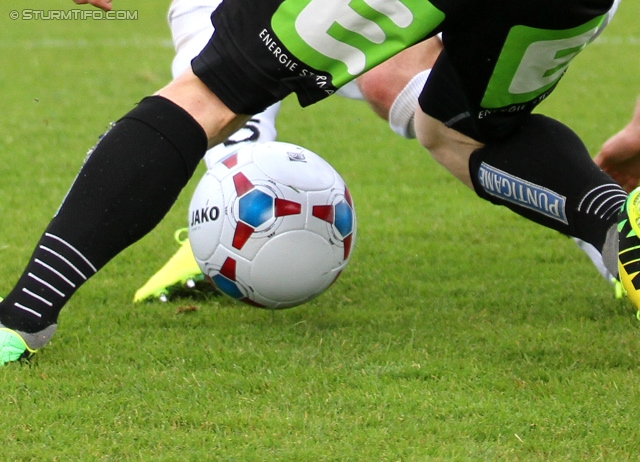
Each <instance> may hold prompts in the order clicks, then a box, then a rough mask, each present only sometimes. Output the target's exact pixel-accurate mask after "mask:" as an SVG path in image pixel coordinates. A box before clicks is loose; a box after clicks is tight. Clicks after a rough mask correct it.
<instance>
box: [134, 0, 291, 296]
mask: <svg viewBox="0 0 640 462" xmlns="http://www.w3.org/2000/svg"><path fill="white" fill-rule="evenodd" d="M219 4H220V0H174V1H173V2H172V4H171V7H170V8H169V13H168V15H167V20H168V23H169V28H170V29H171V35H172V38H173V44H174V48H175V51H176V54H175V56H174V59H173V63H172V66H171V71H172V74H173V77H174V78H177V77H178V76H179V75H180V74H182V73H183V72H185V71H186V70H187V69H189V68H190V67H191V61H192V60H193V58H194V57H196V56H197V55H198V53H200V51H201V50H202V49H203V48H204V47H205V45H206V44H207V42H208V41H209V39H210V38H211V34H213V30H214V29H213V24H212V23H211V14H212V13H213V11H214V10H215V9H216V8H217V7H218V5H219ZM279 108H280V103H279V102H278V103H276V104H274V105H272V106H270V107H269V108H267V109H266V110H265V111H263V112H260V113H258V114H256V115H254V116H252V117H251V119H250V120H249V121H247V123H246V124H245V125H244V126H243V127H242V128H240V130H238V131H236V132H235V133H233V134H232V135H231V136H230V137H229V138H227V139H226V140H225V141H224V142H223V143H220V144H218V145H216V146H214V147H212V148H211V149H209V150H207V153H206V154H205V157H204V160H205V163H206V164H207V167H210V166H211V165H213V164H214V163H216V162H217V161H218V160H220V159H222V158H223V157H225V156H227V155H228V154H229V152H230V150H232V149H235V148H236V145H238V144H239V143H245V142H265V141H273V140H275V138H276V126H275V121H276V116H277V114H278V111H279ZM175 237H176V240H177V241H178V244H179V245H180V247H179V248H178V250H177V251H176V252H175V253H174V254H173V255H172V256H171V258H169V260H168V261H167V262H166V263H165V264H164V265H163V266H162V267H161V268H160V269H159V270H158V271H156V272H155V273H154V274H153V275H152V276H151V277H150V278H149V280H147V281H146V282H145V284H143V286H142V287H140V288H139V289H138V290H137V291H136V293H135V295H134V298H133V299H134V301H135V302H140V301H143V300H148V299H159V300H162V301H166V300H168V299H169V297H171V296H172V295H174V294H184V295H189V294H191V293H194V294H200V293H201V292H203V291H205V292H210V290H208V289H209V284H207V283H206V282H205V281H204V275H203V274H202V272H201V271H200V268H199V267H198V264H197V263H196V261H195V259H194V258H193V254H192V251H191V246H190V243H189V239H188V238H187V237H186V236H184V233H182V232H181V230H178V231H177V232H176V234H175Z"/></svg>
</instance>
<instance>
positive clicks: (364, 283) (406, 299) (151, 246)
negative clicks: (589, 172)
mask: <svg viewBox="0 0 640 462" xmlns="http://www.w3.org/2000/svg"><path fill="white" fill-rule="evenodd" d="M114 5H115V7H116V8H117V9H122V10H130V11H137V12H138V13H137V14H138V19H137V20H130V21H97V20H85V21H79V20H77V21H46V20H25V19H17V20H12V19H10V12H11V11H12V10H16V11H19V12H21V11H23V10H24V9H25V8H27V7H28V8H30V9H33V10H52V9H60V8H77V7H75V6H74V5H73V3H71V1H70V0H48V1H44V0H31V1H30V2H28V3H27V2H24V1H18V0H4V1H3V2H2V3H1V4H0V53H2V56H3V58H4V59H2V64H1V65H0V88H2V106H1V107H2V111H1V112H0V152H1V153H2V154H1V156H2V157H1V159H2V162H0V178H1V179H2V181H0V198H1V200H0V212H1V214H0V216H2V226H1V227H0V262H1V263H2V264H1V265H0V294H6V293H7V292H8V291H9V290H10V289H11V287H12V286H13V284H14V283H15V281H16V280H17V278H18V276H19V274H20V272H21V271H22V268H23V267H24V265H25V264H26V262H27V259H28V257H29V255H30V253H31V249H32V247H33V246H34V244H35V243H36V241H37V240H38V238H39V236H40V233H41V232H42V231H43V229H44V227H45V226H46V224H47V223H48V221H49V219H50V217H51V216H52V214H53V213H54V212H55V210H56V208H57V206H58V204H59V202H60V201H61V199H62V197H63V196H64V194H65V192H66V190H67V188H68V186H69V184H70V183H71V181H72V180H73V178H74V176H75V174H76V172H77V170H78V168H79V167H80V165H81V163H82V161H83V159H84V156H85V153H86V151H87V149H88V148H89V147H91V146H92V145H93V144H94V142H95V140H96V139H97V136H98V135H99V134H100V133H101V132H102V131H104V129H105V128H106V127H107V126H108V124H109V122H111V121H113V120H115V119H117V118H118V117H119V116H121V115H122V114H124V113H125V112H126V111H128V110H129V109H130V108H131V107H132V105H133V104H134V103H135V102H137V101H138V100H139V99H141V98H142V97H143V96H145V95H146V94H148V93H151V92H153V91H155V90H156V89H157V88H159V87H160V86H162V85H164V84H165V83H166V82H167V81H168V80H169V79H170V62H171V59H172V55H173V50H172V47H171V42H170V34H169V30H168V27H167V25H166V20H165V15H166V10H167V7H168V1H164V2H150V1H148V2H143V1H136V0H130V1H128V2H124V1H122V0H114ZM638 17H640V3H639V2H634V1H627V2H623V5H622V6H621V7H620V11H619V13H618V15H617V17H616V18H615V20H614V22H613V24H612V25H611V26H610V27H609V29H608V30H607V31H606V32H605V34H604V35H603V37H602V38H601V40H600V41H599V42H598V43H596V44H594V45H593V46H591V47H589V48H588V49H587V50H586V51H585V52H584V53H583V54H582V55H581V56H580V57H578V58H577V60H576V61H575V64H574V65H573V66H572V68H571V69H570V70H569V73H568V75H567V76H566V78H565V79H564V81H563V82H562V83H561V84H560V87H559V89H558V91H557V92H556V93H555V94H554V95H553V96H552V97H551V98H550V99H549V100H547V101H545V102H544V103H543V105H542V106H541V108H540V111H541V112H545V113H547V114H549V115H554V116H556V117H558V118H560V119H561V120H562V121H564V122H565V123H567V124H568V125H569V126H571V127H572V128H573V129H574V130H576V131H577V132H578V133H579V134H580V135H581V136H582V137H583V138H584V140H585V142H586V143H587V145H588V147H589V149H590V150H591V151H592V152H593V153H595V152H597V150H598V148H599V146H600V145H601V144H602V142H604V141H605V140H606V139H607V138H608V136H610V135H611V134H612V133H614V132H615V131H617V130H618V129H620V128H621V127H622V126H623V125H624V124H625V123H626V121H627V120H628V119H629V117H630V115H631V111H632V109H633V105H634V102H635V98H636V96H637V95H638V94H640V79H639V77H638V76H639V75H640V59H639V58H640V30H639V29H638V26H637V18H638ZM279 139H281V140H283V141H291V142H295V143H298V144H301V145H304V146H306V147H308V148H310V149H312V150H314V151H316V152H318V153H319V154H321V155H322V156H323V157H325V158H326V159H327V160H329V161H330V162H331V163H332V164H333V165H334V166H335V167H336V169H337V170H338V171H339V172H340V173H341V174H342V175H343V177H344V178H345V180H346V181H347V183H348V185H349V187H350V189H351V191H352V194H353V196H354V200H355V202H356V209H357V213H358V221H359V227H358V239H357V243H356V248H355V253H354V255H353V258H352V261H351V263H350V264H349V266H348V267H347V269H346V271H345V272H344V274H343V275H342V276H341V278H340V279H339V281H338V282H337V283H336V284H334V285H333V286H332V287H331V289H330V290H329V291H328V292H326V293H325V294H323V295H322V296H321V297H319V298H317V299H316V300H314V301H313V302H311V303H308V304H307V305H305V306H302V307H299V308H295V309H291V310H285V311H280V312H270V311H264V310H259V309H255V308H249V307H246V306H241V305H239V304H236V303H233V302H231V301H229V300H228V299H223V298H219V299H212V300H210V301H204V302H203V301H195V302H194V301H189V300H182V301H178V302H172V303H168V304H162V303H148V304H144V305H134V304H133V303H132V297H133V293H134V292H135V290H136V289H137V288H138V287H140V286H141V285H142V284H143V283H144V282H145V281H146V279H147V278H148V277H149V276H150V275H151V274H152V273H153V272H154V271H155V270H156V269H158V268H159V267H160V266H161V265H162V264H163V263H164V262H165V260H166V259H167V258H168V257H169V256H170V255H171V254H172V253H173V252H174V250H175V245H174V243H173V239H172V234H173V231H174V230H175V229H176V228H179V227H182V226H184V225H185V222H186V215H187V212H186V210H187V206H188V202H189V198H190V194H191V191H193V188H194V187H195V184H196V182H197V179H198V177H199V175H200V173H199V174H197V175H196V178H194V181H193V182H192V183H191V184H190V185H189V186H188V188H187V189H186V190H185V191H184V194H183V195H182V196H181V198H180V200H179V202H178V204H177V205H176V206H175V208H174V209H173V210H172V212H171V213H170V214H169V216H168V217H167V218H166V220H165V221H164V222H163V223H161V225H160V226H159V227H158V228H157V229H156V230H155V231H154V232H152V233H151V234H150V235H149V236H147V237H146V238H145V239H143V240H142V241H141V242H139V243H138V244H136V245H134V246H132V247H131V248H129V249H128V250H127V251H125V252H124V253H122V254H121V255H119V256H118V257H117V258H116V259H114V260H113V261H112V262H111V263H110V264H109V265H108V266H107V267H106V268H105V269H104V270H103V271H102V272H101V273H100V274H98V275H97V276H96V277H95V278H94V279H92V280H91V281H90V282H89V283H87V284H86V285H85V286H83V287H82V288H81V290H80V291H79V292H78V293H77V295H76V296H75V297H74V298H73V299H72V301H71V302H70V303H69V304H68V306H67V307H66V308H65V310H63V312H62V315H61V319H60V325H59V329H58V333H57V334H56V336H55V337H54V338H53V340H52V342H51V343H50V344H49V346H47V347H46V348H45V349H43V350H42V351H41V352H40V353H38V355H37V356H36V358H35V359H34V360H33V361H32V362H31V363H29V364H12V365H10V366H8V367H4V368H1V369H0V390H1V393H0V409H1V410H0V413H1V415H2V417H1V419H2V425H0V441H1V442H2V443H1V444H0V460H7V461H75V460H83V461H84V460H87V461H93V460H96V461H124V460H141V461H203V460H216V461H217V460H221V461H222V460H228V461H425V460H470V461H475V460H509V461H515V460H518V461H521V460H552V461H562V460H589V461H591V460H607V461H619V460H637V457H638V453H639V452H640V431H639V430H638V428H639V423H640V407H639V406H638V405H639V404H640V380H639V375H640V368H639V366H638V363H639V361H640V351H639V350H640V322H638V321H637V320H636V319H635V317H634V313H633V310H632V309H631V307H630V306H629V305H628V304H627V303H626V302H625V301H621V300H616V299H614V298H613V292H612V290H611V288H610V287H609V286H608V284H607V283H606V282H605V281H604V280H602V278H601V277H600V276H599V275H598V274H597V273H596V271H595V269H594V268H593V267H592V266H591V264H590V263H589V262H588V260H587V258H586V257H585V256H584V255H583V254H582V253H581V252H580V251H579V250H578V249H577V248H576V247H575V245H574V244H573V243H572V242H571V241H570V240H568V239H566V238H564V237H562V236H560V235H558V234H557V233H554V232H551V231H548V230H545V229H542V228H539V227H537V226H535V225H532V224H530V223H529V222H527V221H525V220H524V219H521V218H519V217H518V216H515V215H514V214H512V213H510V212H508V211H507V210H505V209H501V208H497V207H495V206H491V205H489V204H488V203H485V202H482V201H481V200H479V199H478V198H476V197H475V194H474V193H473V192H471V191H470V190H467V189H465V188H464V187H463V186H462V185H461V184H458V183H457V182H456V181H455V180H454V179H453V178H452V177H450V176H449V175H448V174H447V173H446V172H445V171H444V170H443V169H442V168H440V167H439V166H438V165H436V163H435V162H434V161H433V160H431V159H430V157H429V156H428V154H427V153H426V152H425V151H423V150H422V149H421V148H420V147H419V146H418V145H417V143H416V142H415V141H406V140H402V139H399V138H398V137H396V136H395V135H393V134H392V133H391V132H390V131H389V130H388V129H387V128H386V125H385V124H384V123H383V122H382V121H380V120H378V119H376V118H375V116H373V114H372V113H371V112H370V111H369V110H368V108H367V107H366V106H365V105H364V104H362V103H358V102H354V101H348V100H343V99H340V98H331V99H330V100H328V101H325V102H323V103H320V104H318V105H316V106H314V107H312V108H309V109H305V110H302V109H300V108H299V106H298V105H297V103H296V102H295V101H294V100H292V99H289V100H286V101H285V103H284V105H283V110H282V113H281V117H280V119H279ZM185 304H190V305H194V306H196V307H197V308H198V309H197V310H196V311H189V312H181V310H180V308H181V307H182V306H184V305H185Z"/></svg>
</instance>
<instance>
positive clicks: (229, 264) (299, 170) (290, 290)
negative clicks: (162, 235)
mask: <svg viewBox="0 0 640 462" xmlns="http://www.w3.org/2000/svg"><path fill="white" fill-rule="evenodd" d="M355 235H356V215H355V210H354V208H353V201H352V199H351V195H350V194H349V190H348V189H347V187H346V185H345V183H344V181H343V180H342V178H341V177H340V175H339V174H338V173H337V172H336V171H335V170H334V169H333V167H331V165H329V164H328V163H327V162H326V161H325V160H323V159H322V158H321V157H319V156H318V155H316V154H314V153H313V152H311V151H309V150H308V149H305V148H302V147H300V146H296V145H294V144H289V143H282V142H269V143H244V144H242V145H240V146H239V148H238V149H237V150H236V151H235V152H232V153H231V154H229V155H228V156H226V157H225V158H223V159H222V160H220V161H219V162H217V163H216V164H214V165H213V166H212V167H211V168H210V169H209V170H208V171H207V172H206V174H205V175H204V177H203V178H202V180H201V181H200V183H199V184H198V186H197V188H196V190H195V192H194V195H193V198H192V199H191V205H190V207H189V240H190V242H191V248H192V250H193V254H194V256H195V258H196V261H197V262H198V265H199V266H200V269H201V270H202V272H203V273H204V274H205V275H207V276H208V277H209V278H210V279H211V282H213V284H214V285H215V286H216V287H217V288H218V289H219V290H220V291H221V292H223V293H225V294H227V295H229V296H231V297H233V298H235V299H237V300H241V301H243V302H245V303H249V304H251V305H254V306H259V307H263V308H289V307H292V306H296V305H300V304H302V303H304V302H306V301H308V300H311V299H312V298H314V297H316V296H317V295H319V294H320V293H322V292H323V291H324V290H325V289H327V287H329V286H330V285H331V283H333V282H334V281H335V280H336V278H337V277H338V276H339V275H340V273H341V271H342V270H343V269H344V267H345V266H346V264H347V262H348V261H349V257H350V256H351V251H352V249H353V245H354V241H355Z"/></svg>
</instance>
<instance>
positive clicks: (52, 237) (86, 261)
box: [44, 233, 98, 273]
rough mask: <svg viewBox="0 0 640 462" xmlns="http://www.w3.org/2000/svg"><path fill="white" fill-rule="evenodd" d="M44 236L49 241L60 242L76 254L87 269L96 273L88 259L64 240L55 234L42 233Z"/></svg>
mask: <svg viewBox="0 0 640 462" xmlns="http://www.w3.org/2000/svg"><path fill="white" fill-rule="evenodd" d="M44 235H45V236H47V237H50V238H51V239H55V240H56V241H58V242H61V243H62V244H64V245H66V246H67V247H69V249H71V250H73V251H74V252H75V253H76V255H78V256H79V257H80V258H82V259H83V260H84V262H85V263H86V264H87V265H89V267H90V268H91V269H92V270H93V272H94V273H96V272H97V271H98V270H97V268H96V267H95V266H93V264H92V263H91V262H90V261H89V259H88V258H87V257H85V256H84V255H82V254H81V253H80V251H79V250H78V249H76V248H75V247H74V246H72V245H71V244H69V243H68V242H67V241H65V240H64V239H62V238H60V237H58V236H56V235H55V234H51V233H44Z"/></svg>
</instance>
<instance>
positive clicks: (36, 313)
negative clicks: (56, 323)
mask: <svg viewBox="0 0 640 462" xmlns="http://www.w3.org/2000/svg"><path fill="white" fill-rule="evenodd" d="M13 306H15V307H16V308H20V309H21V310H24V311H26V312H27V313H31V314H33V315H34V316H37V317H39V318H41V317H42V315H41V314H40V313H38V312H37V311H34V310H32V309H31V308H27V307H26V306H24V305H21V304H20V303H14V304H13Z"/></svg>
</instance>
